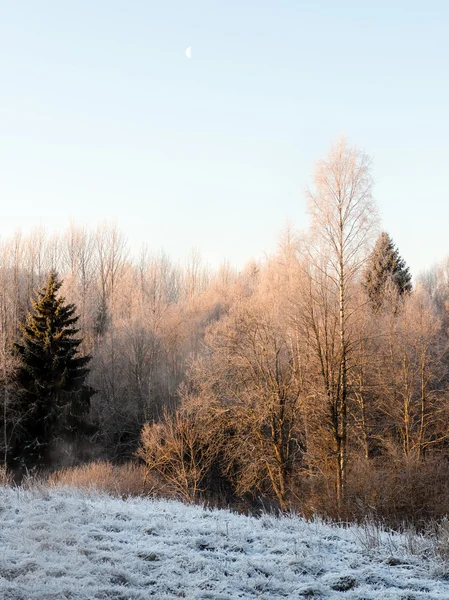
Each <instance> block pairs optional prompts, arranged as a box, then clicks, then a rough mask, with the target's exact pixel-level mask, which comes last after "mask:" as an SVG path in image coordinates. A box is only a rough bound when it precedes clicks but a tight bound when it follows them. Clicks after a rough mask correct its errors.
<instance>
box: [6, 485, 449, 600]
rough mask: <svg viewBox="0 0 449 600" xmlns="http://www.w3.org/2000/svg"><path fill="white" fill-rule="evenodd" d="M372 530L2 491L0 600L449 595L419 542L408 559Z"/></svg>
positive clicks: (392, 537) (413, 598)
mask: <svg viewBox="0 0 449 600" xmlns="http://www.w3.org/2000/svg"><path fill="white" fill-rule="evenodd" d="M371 533H372V536H371V535H370V532H369V531H368V530H366V529H363V528H357V527H350V528H346V529H344V528H339V527H332V526H329V525H326V524H324V523H321V522H319V521H317V522H314V523H307V522H306V521H304V520H302V519H300V518H297V517H292V518H289V517H287V518H282V519H277V518H274V517H271V516H264V517H262V518H260V519H256V518H251V517H244V516H238V515H235V514H231V513H229V512H227V511H209V510H204V509H202V508H201V507H197V506H185V505H184V504H181V503H177V502H167V501H152V500H145V499H139V498H131V499H129V500H127V501H123V500H121V499H118V498H112V497H109V496H105V495H100V494H97V493H94V492H90V493H83V492H81V491H77V490H69V489H59V490H58V489H36V490H31V491H24V490H21V489H11V488H7V487H6V488H0V598H2V599H4V600H12V599H14V600H19V599H21V600H28V599H35V600H50V599H52V600H56V599H58V600H59V599H64V598H72V599H76V600H78V599H80V600H81V599H83V600H92V599H101V600H106V599H115V600H127V599H133V600H134V599H136V600H137V599H139V600H143V599H147V598H156V599H157V600H164V599H168V598H170V599H171V598H192V599H193V598H195V599H198V600H199V599H202V600H206V599H211V600H212V599H213V600H225V599H229V600H234V599H237V598H244V599H251V598H258V599H265V600H275V599H278V598H292V599H293V598H295V599H296V598H335V599H337V598H346V599H348V600H349V599H353V600H355V599H357V600H362V599H364V600H370V599H372V600H377V599H382V600H386V599H391V600H406V599H407V600H418V599H424V598H426V599H428V600H429V599H449V565H448V567H447V570H446V567H445V565H444V564H443V563H441V562H438V561H437V559H435V558H427V559H425V558H423V556H425V554H426V552H425V548H424V546H425V543H424V542H423V548H422V552H421V555H419V554H418V555H416V554H415V555H414V556H409V555H408V553H407V545H408V544H409V543H410V540H407V539H406V538H405V537H404V536H400V535H397V534H387V533H384V534H382V540H380V541H381V543H380V545H378V544H377V542H379V537H378V536H379V534H378V532H377V531H374V530H373V532H371ZM374 541H376V544H373V542H374ZM415 544H416V541H415ZM370 545H375V546H377V547H376V548H373V549H369V548H368V547H369V546H370ZM427 553H428V552H427Z"/></svg>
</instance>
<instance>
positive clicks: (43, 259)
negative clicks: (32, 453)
mask: <svg viewBox="0 0 449 600" xmlns="http://www.w3.org/2000/svg"><path fill="white" fill-rule="evenodd" d="M372 187H373V181H372V178H371V172H370V161H369V158H368V157H367V156H366V155H365V154H364V153H363V152H361V151H359V150H358V149H357V148H355V147H352V146H350V145H349V144H348V143H347V142H346V141H345V140H341V141H339V142H338V143H336V144H334V145H333V146H332V147H331V150H330V152H329V154H328V155H327V156H326V157H325V158H324V159H323V160H321V161H319V162H318V164H317V168H316V171H315V178H314V185H313V187H312V188H311V189H310V190H309V192H308V207H309V214H310V227H309V229H308V230H307V231H305V232H297V231H294V230H292V229H289V230H287V231H286V232H284V234H283V236H282V238H281V240H280V244H279V247H278V250H277V251H276V253H275V254H274V255H273V256H271V257H269V258H267V259H265V260H263V261H258V262H256V261H251V262H249V263H248V264H247V265H246V267H245V268H244V269H242V270H241V271H240V272H237V271H236V270H234V269H232V268H231V267H229V265H226V264H224V265H222V266H221V267H220V268H219V269H217V270H216V271H213V270H211V269H209V268H207V267H206V266H205V265H204V263H203V262H202V260H201V258H200V256H199V254H198V253H197V252H192V254H191V255H190V257H189V259H188V260H187V261H186V263H185V264H184V265H176V264H174V263H172V262H171V261H170V260H169V259H168V258H167V257H166V256H165V255H163V254H161V255H151V254H150V253H148V252H147V251H146V250H143V251H142V253H141V255H140V257H139V258H138V259H137V260H135V259H134V260H132V259H131V258H130V255H129V252H128V246H127V242H126V239H125V238H124V236H123V235H122V234H121V233H120V232H119V231H118V230H117V228H116V227H113V226H101V227H99V228H98V229H97V230H96V231H89V230H86V229H84V228H81V227H78V226H75V225H72V226H71V227H70V228H69V230H68V231H67V232H66V233H65V234H64V235H63V236H61V237H57V238H48V237H46V236H45V235H44V233H43V232H42V231H41V230H39V231H37V232H35V233H34V234H33V235H32V236H30V237H28V238H25V237H22V236H20V235H17V236H16V237H14V238H13V239H12V240H9V241H8V242H5V243H4V244H3V245H2V247H1V263H0V265H1V266H0V278H1V281H0V289H1V290H2V292H0V293H1V298H0V301H1V303H0V310H1V331H2V342H3V343H2V348H3V354H2V359H3V370H2V374H3V375H2V382H1V383H2V388H3V400H4V402H3V422H2V430H3V435H2V445H3V451H4V452H3V454H4V457H5V463H8V461H9V463H10V464H13V462H14V460H16V461H17V460H19V459H20V460H22V462H24V463H26V462H27V460H28V461H29V460H30V459H29V458H27V455H26V452H25V448H24V447H23V444H22V445H21V443H20V436H19V435H18V433H17V432H19V431H24V430H26V427H25V425H24V423H25V421H24V416H23V414H24V410H23V406H28V407H29V406H30V404H31V405H33V402H34V401H35V400H36V391H34V392H33V393H34V396H33V398H34V400H33V402H31V403H30V399H29V396H28V399H27V396H26V394H27V393H28V394H29V393H30V391H29V389H28V390H27V385H26V377H24V371H23V358H24V356H25V355H26V354H27V352H28V355H30V356H31V355H33V356H34V355H35V353H34V349H35V346H32V349H31V350H30V348H29V347H28V350H27V344H28V345H30V344H31V345H32V344H35V343H36V340H39V339H40V338H39V336H40V335H41V333H42V332H41V333H40V332H39V310H40V309H39V306H40V304H39V303H42V302H43V301H44V298H45V297H46V294H47V295H48V293H49V289H50V288H49V285H50V287H51V285H53V290H54V301H55V302H58V300H57V298H59V296H58V295H57V293H56V292H58V293H59V286H60V282H61V281H63V284H62V287H61V290H60V291H61V293H62V294H63V295H64V296H65V297H66V298H67V299H68V300H67V302H66V301H61V303H60V310H62V311H63V312H64V311H65V317H66V323H65V325H64V327H63V328H62V329H63V330H64V331H65V332H66V334H65V335H66V337H65V338H64V344H65V347H64V350H63V351H62V355H63V356H64V361H65V360H67V359H68V360H69V362H68V364H69V365H70V364H71V367H68V372H67V373H70V369H72V374H71V375H67V376H66V377H67V379H66V380H67V381H70V380H71V381H72V384H73V386H74V387H70V386H69V388H68V389H67V390H64V394H65V395H64V401H63V402H61V400H60V396H61V394H60V389H59V390H58V394H59V395H58V394H57V395H58V400H57V402H56V405H58V403H59V404H60V407H59V408H58V410H57V412H56V413H55V414H56V415H59V416H57V419H56V422H57V423H58V426H56V425H55V426H54V427H50V430H51V431H52V434H51V435H52V438H51V440H50V439H49V438H45V436H44V437H42V438H40V437H39V436H38V435H35V436H34V439H35V440H38V441H39V443H44V446H45V445H46V446H45V447H47V448H50V447H51V452H47V454H46V456H45V460H44V462H45V461H47V462H48V463H49V464H52V465H60V464H70V462H72V463H73V462H76V461H80V460H87V459H89V458H96V457H105V458H107V459H109V460H113V461H123V460H126V459H129V458H132V457H135V456H136V455H138V456H139V457H140V460H142V461H143V463H144V464H145V465H146V468H147V471H148V475H149V476H150V475H151V476H153V477H156V478H157V480H158V481H159V482H160V485H161V489H163V490H165V491H166V492H168V493H175V494H178V495H181V496H182V497H184V498H185V499H188V500H194V499H196V498H198V497H201V498H209V499H211V500H215V501H222V502H227V503H235V504H237V503H240V502H241V503H245V505H247V506H248V505H251V504H257V503H258V502H273V503H274V505H276V506H279V507H280V508H281V509H287V508H297V509H298V510H302V511H303V512H306V513H307V512H309V513H312V512H317V511H318V512H322V513H325V514H329V515H333V516H339V517H343V516H347V515H349V516H357V515H358V516H363V515H364V514H366V513H367V512H369V511H372V512H376V513H377V514H378V515H379V516H384V517H385V518H391V519H392V520H394V519H402V518H404V517H414V518H415V517H416V516H418V517H423V518H424V517H428V516H435V515H437V514H439V513H438V511H443V512H444V510H447V509H448V508H449V507H448V506H447V503H446V501H445V500H444V499H445V498H446V496H447V491H448V490H447V486H448V484H446V481H449V478H448V477H447V475H449V470H448V439H447V438H448V416H449V402H448V400H449V394H448V383H449V380H448V367H449V357H448V352H447V350H448V308H449V285H448V281H449V278H448V269H447V266H445V265H441V266H439V267H435V268H434V269H432V270H430V271H429V272H427V273H425V274H422V275H421V276H420V277H418V278H417V279H416V281H415V282H414V285H413V287H412V277H411V274H410V271H409V269H408V268H407V265H406V263H405V261H404V259H403V258H402V257H401V256H400V253H399V251H398V249H397V247H396V246H395V244H394V242H393V240H392V238H391V237H390V236H389V235H388V234H387V233H386V232H381V231H380V229H379V219H378V214H377V209H376V205H375V203H374V200H373V197H372ZM49 273H50V279H48V276H49V275H48V274H49ZM55 273H58V274H59V278H60V279H58V277H57V276H56V275H55ZM52 278H53V279H52ZM51 281H53V283H51ZM38 284H39V285H41V286H43V287H41V295H40V296H38V300H37V301H36V300H35V304H34V305H33V306H31V305H30V297H32V290H33V289H35V287H36V285H38ZM36 302H37V304H36ZM75 307H76V311H75ZM30 310H31V315H32V316H31V317H28V325H26V322H27V321H26V318H27V317H26V315H27V314H28V313H29V312H30ZM75 312H76V315H75ZM62 316H63V315H61V318H62ZM30 319H31V320H32V322H31V321H30ZM74 319H77V320H76V321H75V320H74ZM33 320H34V321H33ZM33 322H34V325H33ZM24 323H25V325H24ZM27 328H28V329H27ZM76 329H77V330H79V331H76ZM33 336H34V337H33ZM44 337H45V336H44ZM64 344H63V346H64ZM68 348H70V351H69V352H68ZM67 352H68V353H67ZM38 354H39V353H38ZM39 360H43V359H42V357H40V358H39ZM64 361H63V362H64ZM70 361H72V363H70ZM77 361H78V362H77ZM35 367H36V368H38V365H37V366H36V365H35ZM33 368H34V367H33ZM39 368H40V367H39ZM55 369H56V373H58V366H57V365H56V367H55ZM87 369H89V372H87ZM26 373H27V374H28V375H27V376H29V373H30V368H29V366H28V367H27V369H26ZM72 384H71V385H72ZM28 387H29V386H28ZM37 396H39V393H38V394H37ZM39 398H40V401H41V402H43V403H44V405H45V403H46V402H47V400H46V399H45V398H47V399H48V398H50V396H45V397H44V396H43V395H40V396H39ZM68 398H70V401H69V400H68ZM49 402H50V404H51V403H52V402H53V401H49ZM47 404H48V402H47ZM64 411H65V412H64ZM62 414H64V415H65V417H62V416H61V415H62ZM53 416H54V415H53ZM48 419H49V420H48V421H47V422H48V423H50V422H51V419H52V417H50V416H49V417H48ZM55 432H56V433H55ZM30 437H31V438H33V436H32V435H31V436H30ZM28 446H30V448H32V446H33V445H32V444H31V445H30V444H27V447H28ZM42 460H43V459H42ZM30 464H31V463H30ZM443 512H442V513H441V514H443Z"/></svg>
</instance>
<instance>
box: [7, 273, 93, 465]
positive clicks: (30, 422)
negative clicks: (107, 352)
mask: <svg viewBox="0 0 449 600" xmlns="http://www.w3.org/2000/svg"><path fill="white" fill-rule="evenodd" d="M60 287H61V281H60V280H59V279H58V277H57V275H56V273H55V272H53V271H52V272H51V273H50V275H49V277H48V279H47V282H46V284H45V285H44V287H43V288H42V289H39V290H38V291H37V294H36V298H35V299H34V300H33V301H32V310H31V311H30V313H29V314H28V317H27V319H26V323H24V324H23V325H22V326H21V330H22V340H21V343H17V344H15V348H16V351H17V354H18V357H19V363H20V364H19V368H18V371H17V385H18V389H19V395H20V409H19V412H20V422H19V427H18V428H17V435H16V445H15V452H14V454H15V456H14V457H13V460H14V462H15V463H16V464H17V463H18V462H20V463H22V464H25V465H26V466H27V467H28V466H36V465H37V466H43V465H46V464H49V462H50V460H51V459H50V452H57V451H58V445H60V444H61V442H68V441H73V439H74V437H75V436H76V435H77V434H79V433H80V432H82V430H83V426H85V425H86V421H85V416H86V414H87V412H88V410H89V405H90V397H91V396H92V394H93V390H92V388H90V387H89V386H87V385H86V384H85V380H86V377H87V375H88V373H89V369H88V366H87V365H88V364H89V361H90V359H91V357H90V356H81V355H80V354H79V346H80V344H81V342H82V340H81V339H80V338H78V337H77V334H78V332H79V330H78V329H77V328H76V323H77V321H78V317H77V316H76V314H75V313H76V306H75V305H74V304H67V303H66V302H65V299H64V298H62V297H60V296H58V291H59V289H60Z"/></svg>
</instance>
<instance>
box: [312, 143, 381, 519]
mask: <svg viewBox="0 0 449 600" xmlns="http://www.w3.org/2000/svg"><path fill="white" fill-rule="evenodd" d="M369 168H370V161H369V158H368V157H367V156H366V155H365V154H364V153H363V152H361V151H359V150H358V149H357V148H356V147H350V146H349V145H348V144H347V142H346V141H345V140H344V139H342V140H340V141H338V142H337V143H336V144H334V145H333V146H332V147H331V150H330V152H329V154H328V156H327V157H326V158H325V159H323V160H320V161H319V162H318V164H317V167H316V172H315V189H314V190H313V191H308V193H307V196H308V201H309V212H310V215H311V219H312V223H311V236H310V238H309V240H308V246H307V248H306V252H307V255H308V258H309V260H310V261H311V263H312V264H313V267H314V269H315V271H317V272H320V273H321V274H322V275H323V276H324V282H323V283H324V285H325V286H326V288H327V289H329V290H334V291H335V293H336V294H337V297H338V334H339V343H338V374H337V379H336V385H334V382H332V384H330V381H329V379H328V378H327V377H323V382H324V385H325V388H326V394H327V399H328V403H329V408H330V411H331V418H332V423H333V433H334V442H335V459H336V490H337V502H338V506H339V510H341V508H342V505H343V500H344V492H345V480H346V447H347V423H348V420H347V410H348V379H349V377H348V360H349V354H350V352H351V346H352V340H351V336H350V329H349V321H350V319H351V317H352V316H353V311H354V310H356V307H354V306H352V307H350V306H349V302H350V290H351V286H352V285H353V284H354V282H355V280H356V278H357V276H358V275H359V273H360V270H361V267H362V265H363V264H364V261H365V259H366V248H367V244H368V243H369V242H370V241H371V236H372V234H373V232H374V229H375V226H376V223H377V212H376V208H375V204H374V202H373V198H372V185H373V182H372V178H371V174H370V169H369ZM326 293H328V292H326Z"/></svg>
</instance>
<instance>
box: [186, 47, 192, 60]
mask: <svg viewBox="0 0 449 600" xmlns="http://www.w3.org/2000/svg"><path fill="white" fill-rule="evenodd" d="M186 56H187V58H192V46H189V47H188V48H187V50H186Z"/></svg>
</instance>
